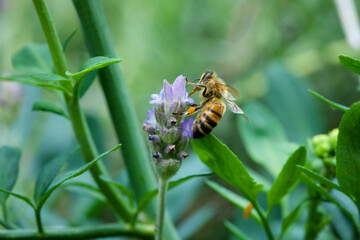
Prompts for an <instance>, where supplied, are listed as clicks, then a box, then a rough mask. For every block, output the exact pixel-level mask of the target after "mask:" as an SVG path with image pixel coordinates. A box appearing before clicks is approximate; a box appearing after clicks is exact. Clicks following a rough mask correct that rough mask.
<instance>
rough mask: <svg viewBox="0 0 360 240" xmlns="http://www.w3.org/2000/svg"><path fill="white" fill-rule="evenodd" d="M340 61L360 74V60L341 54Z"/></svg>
mask: <svg viewBox="0 0 360 240" xmlns="http://www.w3.org/2000/svg"><path fill="white" fill-rule="evenodd" d="M339 61H340V63H341V64H342V65H343V66H344V67H346V68H347V69H349V70H351V71H353V72H354V73H356V74H359V75H360V60H358V59H356V58H353V57H350V56H346V55H342V54H341V55H339Z"/></svg>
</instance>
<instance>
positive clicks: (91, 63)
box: [66, 56, 122, 80]
mask: <svg viewBox="0 0 360 240" xmlns="http://www.w3.org/2000/svg"><path fill="white" fill-rule="evenodd" d="M121 61H122V58H111V57H103V56H98V57H93V58H90V59H89V60H87V61H86V62H85V63H84V65H82V66H81V68H80V71H79V72H77V73H69V72H68V73H66V74H67V75H68V76H70V77H73V78H74V79H77V80H80V79H82V78H84V77H85V75H86V74H88V73H89V72H90V71H93V70H96V69H100V68H104V67H106V66H108V65H110V64H113V63H118V62H121Z"/></svg>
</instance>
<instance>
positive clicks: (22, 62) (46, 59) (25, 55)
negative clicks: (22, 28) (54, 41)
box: [12, 43, 54, 73]
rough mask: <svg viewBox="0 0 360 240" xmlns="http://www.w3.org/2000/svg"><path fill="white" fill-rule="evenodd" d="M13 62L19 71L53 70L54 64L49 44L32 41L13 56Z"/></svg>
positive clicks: (38, 71) (37, 71) (40, 71)
mask: <svg viewBox="0 0 360 240" xmlns="http://www.w3.org/2000/svg"><path fill="white" fill-rule="evenodd" d="M12 63H13V66H14V69H15V70H16V72H19V73H43V72H48V73H50V72H53V71H54V64H53V61H52V58H51V54H50V51H49V48H48V46H47V44H36V43H31V44H29V45H26V46H25V47H23V48H22V49H20V51H19V52H17V53H16V54H14V56H13V57H12Z"/></svg>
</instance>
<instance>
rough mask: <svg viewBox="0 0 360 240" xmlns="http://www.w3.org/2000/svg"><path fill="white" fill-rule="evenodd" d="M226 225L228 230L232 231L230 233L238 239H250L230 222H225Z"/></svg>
mask: <svg viewBox="0 0 360 240" xmlns="http://www.w3.org/2000/svg"><path fill="white" fill-rule="evenodd" d="M224 225H225V227H226V228H227V229H229V230H230V232H232V234H234V235H235V237H237V238H238V239H240V240H247V239H249V237H248V236H246V234H245V233H244V232H243V231H241V230H240V229H239V228H238V227H236V226H235V225H234V224H232V223H231V222H229V221H225V222H224Z"/></svg>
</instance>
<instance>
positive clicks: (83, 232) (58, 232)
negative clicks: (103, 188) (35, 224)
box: [0, 224, 155, 239]
mask: <svg viewBox="0 0 360 240" xmlns="http://www.w3.org/2000/svg"><path fill="white" fill-rule="evenodd" d="M154 231H155V229H154V225H149V224H136V225H135V226H132V225H130V224H105V225H100V226H87V227H76V228H65V229H47V230H46V232H45V233H43V234H38V233H37V232H36V231H34V230H24V229H21V230H11V231H1V233H0V239H95V238H103V237H113V236H130V237H136V238H139V239H153V238H154Z"/></svg>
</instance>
